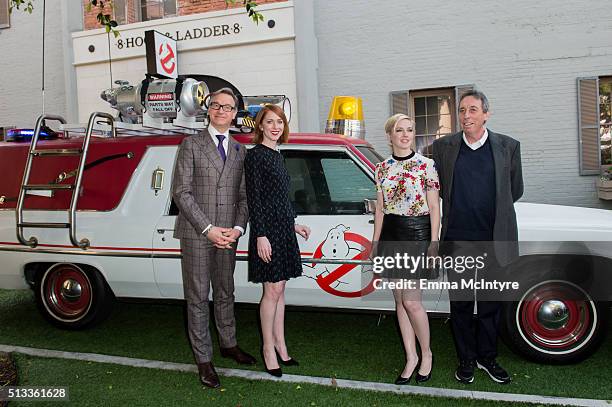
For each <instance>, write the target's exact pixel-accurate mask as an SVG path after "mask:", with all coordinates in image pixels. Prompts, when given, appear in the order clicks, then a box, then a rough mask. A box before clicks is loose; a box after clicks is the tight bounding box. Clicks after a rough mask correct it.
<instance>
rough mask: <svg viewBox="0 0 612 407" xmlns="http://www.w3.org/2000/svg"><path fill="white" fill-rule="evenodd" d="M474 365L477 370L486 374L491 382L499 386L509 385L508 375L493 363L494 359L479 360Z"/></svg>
mask: <svg viewBox="0 0 612 407" xmlns="http://www.w3.org/2000/svg"><path fill="white" fill-rule="evenodd" d="M476 365H477V366H478V369H482V370H484V371H485V372H487V373H488V374H489V376H490V377H491V379H492V380H493V381H495V382H497V383H501V384H506V383H510V380H511V378H510V375H509V374H508V372H506V370H505V369H504V368H503V367H501V366H500V365H499V364H498V363H497V362H496V361H495V359H491V360H487V359H479V360H478V361H477V362H476Z"/></svg>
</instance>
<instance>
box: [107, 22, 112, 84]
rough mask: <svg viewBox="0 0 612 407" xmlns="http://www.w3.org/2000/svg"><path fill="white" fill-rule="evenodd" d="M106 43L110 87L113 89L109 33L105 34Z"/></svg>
mask: <svg viewBox="0 0 612 407" xmlns="http://www.w3.org/2000/svg"><path fill="white" fill-rule="evenodd" d="M106 39H107V41H108V70H109V72H110V87H111V88H112V87H113V61H112V59H111V45H110V31H109V32H107V33H106Z"/></svg>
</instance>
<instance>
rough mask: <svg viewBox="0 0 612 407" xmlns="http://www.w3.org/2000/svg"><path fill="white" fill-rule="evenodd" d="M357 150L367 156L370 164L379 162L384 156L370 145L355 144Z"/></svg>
mask: <svg viewBox="0 0 612 407" xmlns="http://www.w3.org/2000/svg"><path fill="white" fill-rule="evenodd" d="M355 147H356V148H357V150H359V152H360V153H361V154H363V155H365V158H367V159H368V160H369V161H370V162H371V163H372V164H374V165H376V164H378V163H379V162H381V161H382V160H383V159H384V158H383V156H382V155H380V154H378V151H376V150H374V149H373V148H372V147H366V146H355Z"/></svg>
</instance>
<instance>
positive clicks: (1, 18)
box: [0, 0, 11, 28]
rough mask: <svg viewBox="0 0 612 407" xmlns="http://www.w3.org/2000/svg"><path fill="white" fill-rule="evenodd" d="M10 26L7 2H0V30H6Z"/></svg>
mask: <svg viewBox="0 0 612 407" xmlns="http://www.w3.org/2000/svg"><path fill="white" fill-rule="evenodd" d="M10 26H11V19H10V16H9V0H0V28H8V27H10Z"/></svg>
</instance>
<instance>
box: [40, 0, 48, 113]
mask: <svg viewBox="0 0 612 407" xmlns="http://www.w3.org/2000/svg"><path fill="white" fill-rule="evenodd" d="M46 4H47V2H46V0H43V17H42V18H43V26H42V85H41V90H42V114H43V115H44V114H45V16H46V15H47V13H46Z"/></svg>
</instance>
